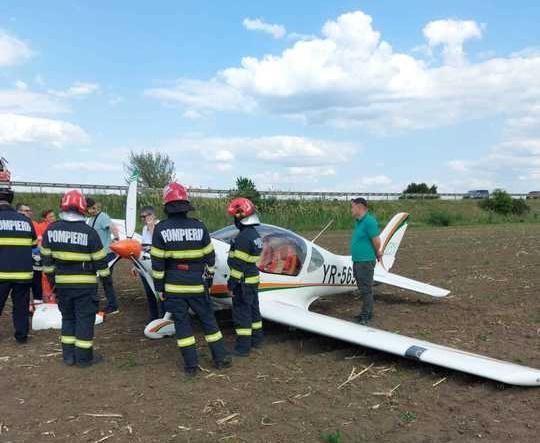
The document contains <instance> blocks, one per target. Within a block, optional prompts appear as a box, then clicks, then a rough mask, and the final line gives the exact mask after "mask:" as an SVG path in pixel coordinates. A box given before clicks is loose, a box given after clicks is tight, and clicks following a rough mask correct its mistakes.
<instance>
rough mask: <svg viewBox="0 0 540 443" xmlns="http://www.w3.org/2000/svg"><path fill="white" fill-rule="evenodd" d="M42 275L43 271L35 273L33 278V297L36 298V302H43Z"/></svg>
mask: <svg viewBox="0 0 540 443" xmlns="http://www.w3.org/2000/svg"><path fill="white" fill-rule="evenodd" d="M42 275H43V273H42V272H41V271H34V277H33V278H32V297H34V300H43V286H42V283H41V278H42Z"/></svg>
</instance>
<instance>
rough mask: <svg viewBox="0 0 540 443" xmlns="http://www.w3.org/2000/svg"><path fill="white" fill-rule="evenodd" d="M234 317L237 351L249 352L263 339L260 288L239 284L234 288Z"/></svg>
mask: <svg viewBox="0 0 540 443" xmlns="http://www.w3.org/2000/svg"><path fill="white" fill-rule="evenodd" d="M232 292H233V299H232V301H233V309H232V316H233V322H234V327H235V329H236V346H235V348H236V350H237V351H239V352H242V353H245V352H249V350H250V349H251V346H258V345H260V344H261V342H262V339H263V329H262V319H261V311H260V310H259V287H258V286H257V285H246V284H237V285H235V286H234V287H233V288H232Z"/></svg>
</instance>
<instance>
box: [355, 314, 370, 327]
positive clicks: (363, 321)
mask: <svg viewBox="0 0 540 443" xmlns="http://www.w3.org/2000/svg"><path fill="white" fill-rule="evenodd" d="M356 321H357V323H359V324H361V325H362V326H367V325H368V324H369V317H368V316H367V315H359V316H358V317H356Z"/></svg>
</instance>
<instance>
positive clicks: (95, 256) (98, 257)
mask: <svg viewBox="0 0 540 443" xmlns="http://www.w3.org/2000/svg"><path fill="white" fill-rule="evenodd" d="M105 257H107V250H106V249H105V248H103V249H102V250H100V251H97V252H93V253H92V260H95V261H97V260H103V259H104V258H105Z"/></svg>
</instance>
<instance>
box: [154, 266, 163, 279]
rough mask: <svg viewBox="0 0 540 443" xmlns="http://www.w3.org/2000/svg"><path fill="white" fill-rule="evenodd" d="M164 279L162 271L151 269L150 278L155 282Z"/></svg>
mask: <svg viewBox="0 0 540 443" xmlns="http://www.w3.org/2000/svg"><path fill="white" fill-rule="evenodd" d="M164 277H165V272H164V271H155V270H154V269H152V278H155V279H156V280H163V278H164Z"/></svg>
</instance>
